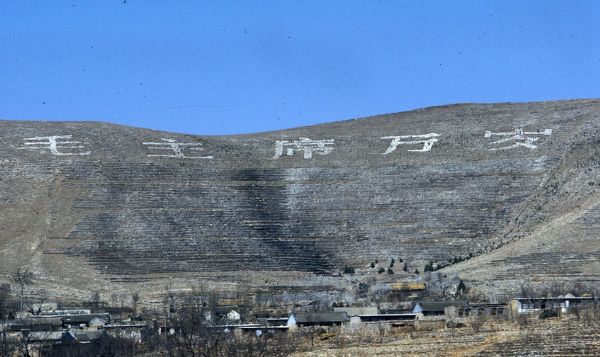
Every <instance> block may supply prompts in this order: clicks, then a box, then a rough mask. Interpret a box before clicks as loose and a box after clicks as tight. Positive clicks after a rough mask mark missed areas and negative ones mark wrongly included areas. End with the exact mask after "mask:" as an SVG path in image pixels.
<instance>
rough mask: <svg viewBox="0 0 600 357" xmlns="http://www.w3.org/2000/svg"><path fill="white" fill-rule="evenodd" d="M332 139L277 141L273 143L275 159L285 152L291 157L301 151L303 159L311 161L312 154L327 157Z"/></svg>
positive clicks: (330, 149) (331, 148)
mask: <svg viewBox="0 0 600 357" xmlns="http://www.w3.org/2000/svg"><path fill="white" fill-rule="evenodd" d="M333 143H334V140H333V139H325V140H311V139H309V138H302V137H301V138H300V140H294V141H287V140H277V142H275V157H273V158H274V159H277V158H278V157H281V156H282V155H283V153H284V151H285V154H286V155H287V156H292V155H294V153H295V152H296V151H302V152H303V153H304V158H305V159H312V156H313V153H315V154H319V155H327V154H329V153H331V151H332V150H333V147H332V146H333Z"/></svg>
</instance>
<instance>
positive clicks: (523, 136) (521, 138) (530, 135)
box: [483, 128, 552, 150]
mask: <svg viewBox="0 0 600 357" xmlns="http://www.w3.org/2000/svg"><path fill="white" fill-rule="evenodd" d="M551 134H552V129H544V130H542V131H540V130H538V131H523V129H522V128H517V129H515V131H512V132H500V133H492V132H491V131H486V132H485V134H484V136H483V137H484V138H491V137H493V136H499V137H504V138H503V139H500V140H497V141H493V142H491V143H490V144H491V145H497V146H498V147H494V148H491V149H490V150H506V149H514V148H518V147H521V146H522V147H525V148H528V149H537V145H535V144H534V143H535V142H536V141H538V140H539V139H540V138H539V136H540V135H546V136H550V135H551ZM509 142H514V143H513V144H511V145H507V146H499V145H500V144H504V143H509Z"/></svg>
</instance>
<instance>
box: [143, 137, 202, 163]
mask: <svg viewBox="0 0 600 357" xmlns="http://www.w3.org/2000/svg"><path fill="white" fill-rule="evenodd" d="M160 140H162V142H154V141H147V142H144V143H143V144H144V145H146V147H147V148H148V149H150V150H167V151H169V153H168V154H167V153H165V154H148V156H149V157H176V158H183V159H209V160H210V159H212V158H213V157H212V156H187V155H186V154H184V151H185V150H192V151H200V150H204V148H202V147H201V146H202V143H180V142H177V140H175V139H164V138H161V139H160Z"/></svg>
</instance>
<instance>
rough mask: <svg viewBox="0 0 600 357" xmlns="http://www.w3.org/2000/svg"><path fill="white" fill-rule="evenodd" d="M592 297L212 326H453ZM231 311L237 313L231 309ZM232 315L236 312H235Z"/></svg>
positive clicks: (237, 329)
mask: <svg viewBox="0 0 600 357" xmlns="http://www.w3.org/2000/svg"><path fill="white" fill-rule="evenodd" d="M597 303H598V302H597V301H596V299H595V298H593V297H577V296H574V295H572V294H566V295H564V296H563V295H561V296H558V297H546V298H514V299H512V300H510V301H508V302H507V303H480V302H469V301H465V300H452V301H416V302H415V303H414V305H413V307H412V309H410V310H401V311H386V312H381V311H380V310H379V309H378V308H377V307H333V311H325V312H292V313H291V314H290V315H289V316H285V317H278V318H264V319H258V320H257V322H256V323H249V324H243V323H239V322H237V323H236V322H235V321H233V323H230V324H225V325H218V326H214V328H218V329H222V330H223V331H226V332H234V333H239V334H243V333H255V334H256V335H261V334H263V333H270V334H275V333H285V332H288V331H295V330H299V329H306V328H313V327H320V328H331V327H338V328H339V329H340V331H341V332H342V333H344V332H354V331H357V330H361V329H362V330H367V331H369V330H371V331H382V330H383V331H389V330H392V329H394V328H403V327H416V328H427V327H433V326H436V327H441V326H452V325H454V326H455V324H454V323H455V322H457V321H460V322H466V321H467V320H468V319H477V318H481V317H495V318H499V319H502V318H506V319H508V318H510V317H515V316H518V315H525V314H532V313H535V312H540V311H543V310H552V311H556V312H559V313H568V312H570V310H572V309H575V308H585V307H591V306H596V305H597ZM232 313H235V314H237V313H236V312H235V311H232ZM236 316H239V314H237V315H236Z"/></svg>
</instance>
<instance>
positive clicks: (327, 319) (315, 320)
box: [287, 311, 350, 328]
mask: <svg viewBox="0 0 600 357" xmlns="http://www.w3.org/2000/svg"><path fill="white" fill-rule="evenodd" d="M349 320H350V319H349V318H348V315H347V314H346V312H342V311H337V312H336V311H334V312H310V313H292V314H291V315H290V317H289V319H288V323H287V326H288V327H290V328H294V327H305V326H340V325H341V324H342V323H344V322H348V321H349Z"/></svg>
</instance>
